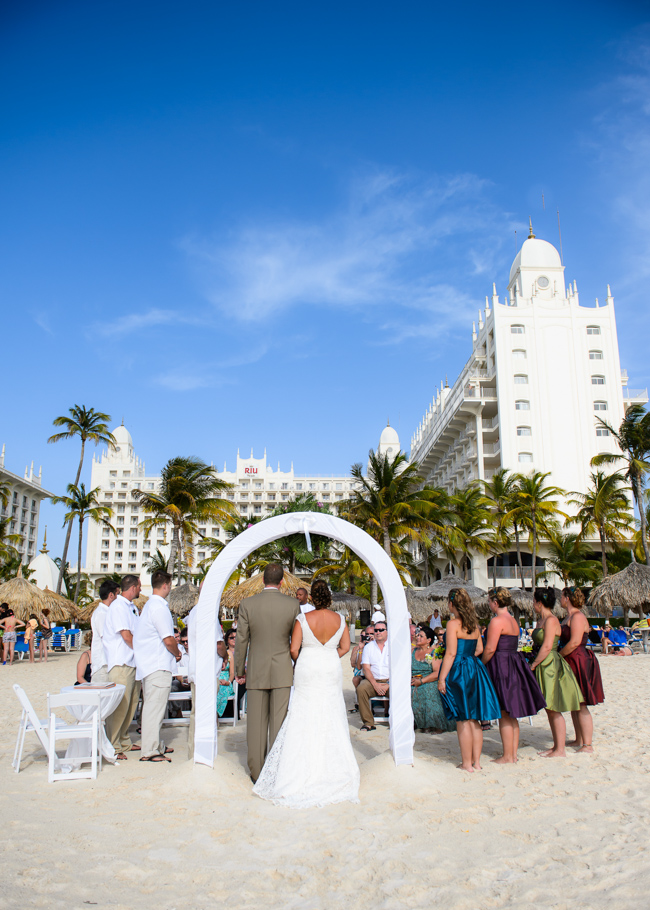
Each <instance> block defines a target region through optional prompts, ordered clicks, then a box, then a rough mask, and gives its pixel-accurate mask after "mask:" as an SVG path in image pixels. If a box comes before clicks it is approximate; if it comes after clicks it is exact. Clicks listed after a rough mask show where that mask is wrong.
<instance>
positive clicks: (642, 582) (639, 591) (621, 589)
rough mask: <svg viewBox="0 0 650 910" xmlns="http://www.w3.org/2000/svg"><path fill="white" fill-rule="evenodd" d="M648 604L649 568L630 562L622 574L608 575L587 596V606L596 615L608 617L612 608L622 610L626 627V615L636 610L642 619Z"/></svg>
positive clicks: (649, 596) (649, 597) (649, 594)
mask: <svg viewBox="0 0 650 910" xmlns="http://www.w3.org/2000/svg"><path fill="white" fill-rule="evenodd" d="M648 603H650V566H644V565H643V564H642V563H638V562H631V563H630V564H629V566H627V567H626V568H625V569H623V571H622V572H616V574H615V575H608V576H607V578H604V579H603V580H602V582H601V583H600V584H599V585H598V587H596V588H594V590H593V591H592V592H591V594H590V595H589V600H588V604H589V606H590V607H592V608H594V609H596V610H597V612H598V615H601V616H602V615H603V614H604V615H605V616H608V615H609V614H610V613H611V612H612V610H613V608H614V607H622V608H623V616H624V617H625V624H626V625H627V614H628V612H629V611H630V610H637V611H638V613H639V618H640V619H643V616H644V610H646V609H647V607H648Z"/></svg>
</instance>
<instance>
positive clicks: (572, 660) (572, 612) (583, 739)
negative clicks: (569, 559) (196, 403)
mask: <svg viewBox="0 0 650 910" xmlns="http://www.w3.org/2000/svg"><path fill="white" fill-rule="evenodd" d="M560 603H561V604H562V606H563V607H564V609H565V610H566V611H567V614H568V615H567V618H566V619H565V620H564V622H563V624H562V634H561V636H560V644H561V646H562V650H561V651H560V654H561V655H562V657H563V658H564V659H565V660H566V662H567V663H568V665H569V666H570V667H571V669H572V670H573V673H574V675H575V678H576V679H577V680H578V685H579V686H580V689H581V691H582V694H583V696H584V701H583V702H582V703H581V705H580V710H579V711H572V712H571V718H572V720H573V726H574V729H575V731H576V738H575V742H574V743H571V744H570V745H574V746H576V748H577V751H578V752H593V751H594V749H593V746H592V738H593V733H594V722H593V719H592V717H591V712H590V711H589V708H588V707H587V705H599V704H601V702H603V701H605V693H604V692H603V680H602V677H601V675H600V667H599V665H598V661H597V660H596V657H595V655H594V653H593V651H588V650H587V648H586V647H585V645H586V642H587V640H588V638H589V623H588V622H587V617H586V616H585V615H584V613H583V612H582V608H583V607H584V605H585V597H584V594H583V593H582V591H581V590H580V588H564V590H563V591H562V596H561V599H560Z"/></svg>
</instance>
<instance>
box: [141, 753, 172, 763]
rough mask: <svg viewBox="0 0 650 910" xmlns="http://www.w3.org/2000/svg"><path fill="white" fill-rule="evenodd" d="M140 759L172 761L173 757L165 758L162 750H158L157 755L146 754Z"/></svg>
mask: <svg viewBox="0 0 650 910" xmlns="http://www.w3.org/2000/svg"><path fill="white" fill-rule="evenodd" d="M140 761H153V762H160V761H171V758H165V756H164V755H161V754H160V752H156V754H155V755H149V756H148V757H147V756H146V755H144V756H143V757H142V758H141V759H140Z"/></svg>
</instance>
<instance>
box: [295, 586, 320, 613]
mask: <svg viewBox="0 0 650 910" xmlns="http://www.w3.org/2000/svg"><path fill="white" fill-rule="evenodd" d="M296 600H297V601H298V603H299V604H300V612H301V613H311V611H312V610H314V609H316V608H315V607H314V605H313V604H310V603H309V594H308V593H307V589H306V588H298V590H297V591H296Z"/></svg>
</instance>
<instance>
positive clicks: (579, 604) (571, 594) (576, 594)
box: [562, 588, 585, 610]
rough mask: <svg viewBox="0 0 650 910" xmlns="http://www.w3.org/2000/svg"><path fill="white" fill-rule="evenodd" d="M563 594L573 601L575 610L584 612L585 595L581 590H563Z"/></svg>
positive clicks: (572, 604)
mask: <svg viewBox="0 0 650 910" xmlns="http://www.w3.org/2000/svg"><path fill="white" fill-rule="evenodd" d="M562 594H563V595H564V597H566V598H567V600H569V601H571V606H572V607H573V609H574V610H582V608H583V607H584V605H585V595H584V594H583V593H582V591H581V590H580V588H563V589H562Z"/></svg>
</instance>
